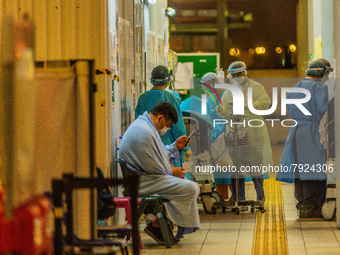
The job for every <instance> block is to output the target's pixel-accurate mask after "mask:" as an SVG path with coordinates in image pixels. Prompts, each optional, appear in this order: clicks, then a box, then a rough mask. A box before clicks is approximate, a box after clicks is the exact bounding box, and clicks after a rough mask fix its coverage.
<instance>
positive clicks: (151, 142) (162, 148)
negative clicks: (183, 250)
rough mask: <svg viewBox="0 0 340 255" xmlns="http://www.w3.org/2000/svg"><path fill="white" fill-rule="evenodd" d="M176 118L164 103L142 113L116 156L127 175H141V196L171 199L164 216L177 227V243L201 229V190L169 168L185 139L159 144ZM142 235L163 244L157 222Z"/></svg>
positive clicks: (125, 137) (179, 172)
mask: <svg viewBox="0 0 340 255" xmlns="http://www.w3.org/2000/svg"><path fill="white" fill-rule="evenodd" d="M178 117H179V116H178V115H177V110H176V109H175V108H174V107H173V106H172V105H171V104H169V103H167V102H160V103H159V104H157V105H156V106H154V107H153V108H152V109H151V110H150V112H149V113H148V112H147V111H145V112H144V113H143V114H142V115H140V116H139V117H138V118H137V119H136V120H135V121H134V122H133V123H132V124H131V125H130V126H129V128H128V129H127V130H126V132H125V134H124V136H123V139H122V141H121V144H120V147H119V154H120V157H121V158H122V159H123V160H124V161H125V162H126V163H127V166H128V168H129V171H131V172H134V173H136V174H138V175H140V183H139V187H138V193H139V195H140V196H151V195H154V194H158V195H161V196H169V197H170V201H169V202H167V203H164V207H165V214H166V217H167V218H168V219H170V220H171V221H172V222H173V223H175V224H176V225H177V226H178V232H177V235H176V237H175V238H176V239H178V240H179V239H180V238H183V235H185V234H189V233H193V232H195V231H196V230H197V229H198V228H199V227H200V221H199V214H198V207H197V198H198V196H199V192H200V189H199V186H198V185H197V183H195V182H193V181H189V180H187V179H184V175H185V172H184V171H183V170H184V168H183V167H173V168H172V167H171V165H170V158H177V159H178V158H179V150H181V149H184V148H185V147H186V146H187V144H186V141H187V138H188V137H187V136H181V137H179V138H178V139H177V140H175V141H174V142H173V143H172V144H170V145H164V144H163V142H162V141H161V137H160V135H161V134H163V133H164V132H166V130H167V129H168V128H169V127H171V126H172V125H173V124H176V122H177V121H178V119H179V118H178ZM157 217H158V215H157ZM144 231H145V232H146V233H147V234H148V235H149V236H151V237H152V238H153V239H154V240H155V241H157V242H158V243H160V244H164V240H163V237H162V234H161V230H160V228H159V223H158V221H157V220H156V221H154V222H152V223H150V224H149V225H148V226H147V227H146V228H145V230H144Z"/></svg>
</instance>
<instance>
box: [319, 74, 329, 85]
mask: <svg viewBox="0 0 340 255" xmlns="http://www.w3.org/2000/svg"><path fill="white" fill-rule="evenodd" d="M328 81H329V76H328V74H326V75H324V76H323V77H322V78H321V82H323V83H327V82H328Z"/></svg>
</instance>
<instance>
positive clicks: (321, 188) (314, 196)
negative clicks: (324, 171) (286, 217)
mask: <svg viewBox="0 0 340 255" xmlns="http://www.w3.org/2000/svg"><path fill="white" fill-rule="evenodd" d="M292 146H293V156H294V161H295V163H296V164H298V157H297V148H296V140H295V134H294V137H293V144H292ZM294 188H295V198H296V199H297V200H298V201H299V202H298V203H297V205H296V208H297V209H299V208H300V207H301V205H313V206H318V207H320V208H321V206H322V204H323V203H324V202H325V199H326V190H327V180H300V175H299V171H298V170H296V171H295V180H294Z"/></svg>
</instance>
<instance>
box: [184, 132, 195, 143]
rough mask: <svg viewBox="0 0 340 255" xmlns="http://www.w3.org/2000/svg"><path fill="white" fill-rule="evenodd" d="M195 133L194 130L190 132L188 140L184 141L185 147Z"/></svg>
mask: <svg viewBox="0 0 340 255" xmlns="http://www.w3.org/2000/svg"><path fill="white" fill-rule="evenodd" d="M194 133H195V130H193V131H192V132H191V134H190V135H189V136H188V138H187V140H186V141H185V144H184V145H185V146H187V144H188V142H189V140H190V138H191V137H192V135H193V134H194Z"/></svg>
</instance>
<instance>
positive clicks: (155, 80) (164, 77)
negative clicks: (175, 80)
mask: <svg viewBox="0 0 340 255" xmlns="http://www.w3.org/2000/svg"><path fill="white" fill-rule="evenodd" d="M169 81H170V73H169V70H168V68H167V67H165V66H161V65H160V66H156V67H155V68H154V69H153V70H152V72H151V78H150V82H151V83H152V84H153V85H160V86H162V85H164V84H166V83H168V82H169Z"/></svg>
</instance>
